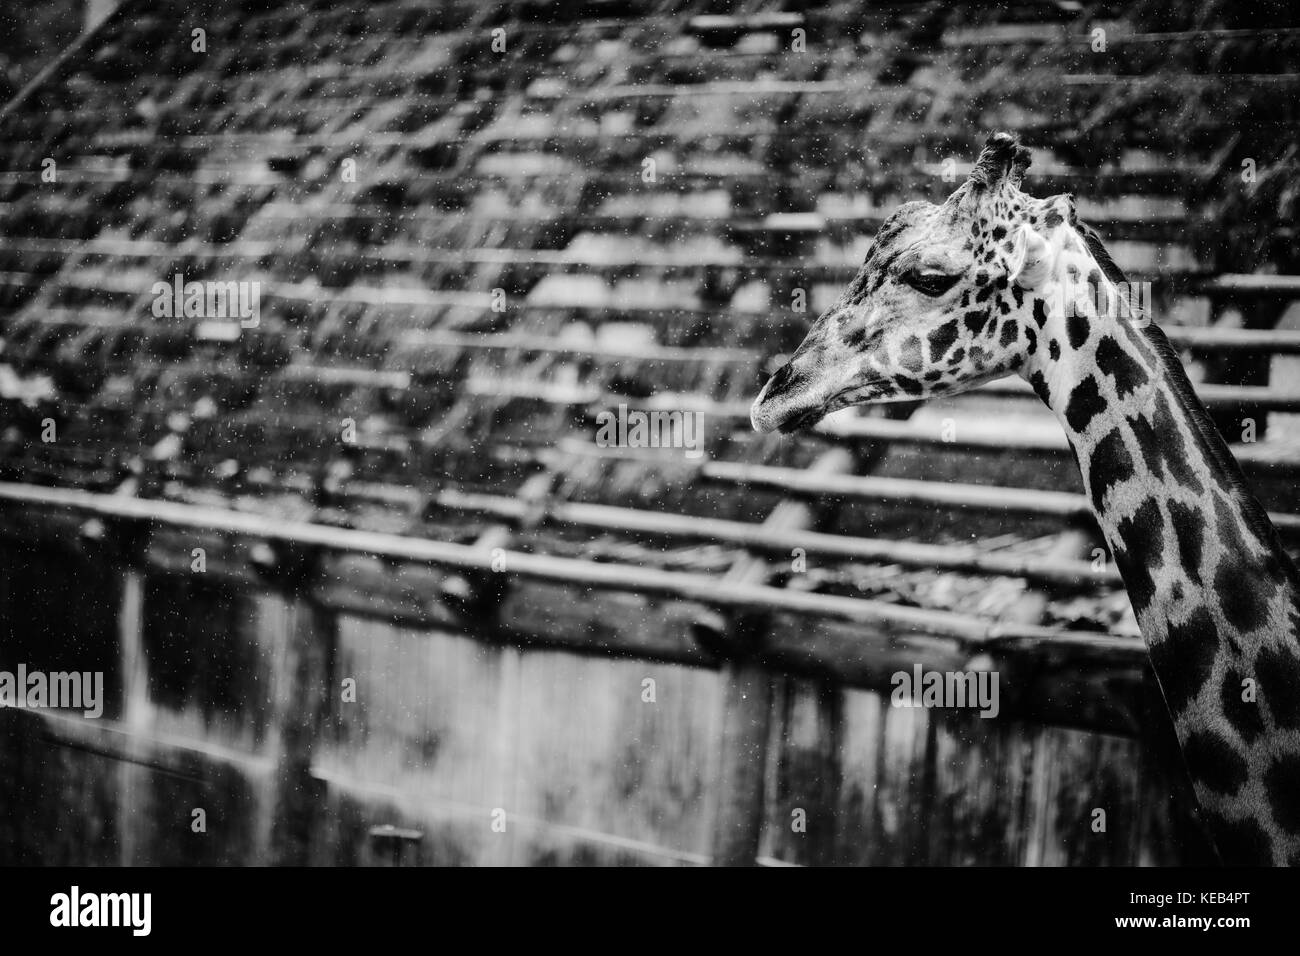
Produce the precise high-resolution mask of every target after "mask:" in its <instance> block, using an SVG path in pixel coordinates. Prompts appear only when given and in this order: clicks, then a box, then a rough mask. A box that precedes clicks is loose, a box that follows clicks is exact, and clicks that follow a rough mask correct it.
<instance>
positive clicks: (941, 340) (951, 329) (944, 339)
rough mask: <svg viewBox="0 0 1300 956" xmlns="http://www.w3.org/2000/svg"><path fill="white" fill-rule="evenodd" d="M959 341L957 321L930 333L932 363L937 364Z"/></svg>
mask: <svg viewBox="0 0 1300 956" xmlns="http://www.w3.org/2000/svg"><path fill="white" fill-rule="evenodd" d="M956 341H957V320H956V319H953V320H952V321H951V322H945V323H944V324H943V325H941V326H939V327H938V328H937V329H935V330H934V331H933V332H931V333H930V361H931V362H936V361H938V360H939V359H940V358H942V357H943V355H944V353H945V352H947V351H948V350H949V349H950V348H952V343H954V342H956Z"/></svg>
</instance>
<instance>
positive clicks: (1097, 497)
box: [1088, 428, 1159, 515]
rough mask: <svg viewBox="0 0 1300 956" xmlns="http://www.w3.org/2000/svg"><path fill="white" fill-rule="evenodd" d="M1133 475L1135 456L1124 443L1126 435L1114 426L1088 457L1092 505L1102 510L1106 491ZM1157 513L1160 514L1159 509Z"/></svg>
mask: <svg viewBox="0 0 1300 956" xmlns="http://www.w3.org/2000/svg"><path fill="white" fill-rule="evenodd" d="M1133 475H1134V470H1133V458H1132V456H1131V455H1129V452H1128V447H1127V446H1126V445H1125V444H1124V436H1123V435H1122V434H1120V430H1119V429H1118V428H1112V429H1111V430H1110V431H1109V432H1107V433H1106V435H1105V437H1104V438H1102V439H1101V440H1100V441H1098V442H1097V444H1096V445H1095V446H1094V447H1093V449H1092V454H1091V455H1090V456H1089V458H1088V487H1089V488H1090V489H1091V490H1092V506H1093V507H1094V508H1096V509H1097V510H1098V511H1101V510H1102V503H1103V502H1104V501H1105V498H1106V492H1108V491H1110V489H1111V488H1113V487H1114V486H1115V485H1117V484H1119V483H1120V482H1122V481H1127V480H1128V479H1130V478H1132V477H1133ZM1156 514H1157V515H1159V511H1157V512H1156Z"/></svg>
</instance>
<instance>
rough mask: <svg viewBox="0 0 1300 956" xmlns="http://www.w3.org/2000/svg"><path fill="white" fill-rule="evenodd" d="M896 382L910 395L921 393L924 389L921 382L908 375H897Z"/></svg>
mask: <svg viewBox="0 0 1300 956" xmlns="http://www.w3.org/2000/svg"><path fill="white" fill-rule="evenodd" d="M894 384H895V385H897V386H898V387H899V388H901V389H902V390H903V391H905V392H907V394H909V395H920V394H921V392H923V391H924V389H923V388H922V387H921V383H920V382H918V381H917V380H916V379H914V378H908V377H907V376H906V375H895V376H894Z"/></svg>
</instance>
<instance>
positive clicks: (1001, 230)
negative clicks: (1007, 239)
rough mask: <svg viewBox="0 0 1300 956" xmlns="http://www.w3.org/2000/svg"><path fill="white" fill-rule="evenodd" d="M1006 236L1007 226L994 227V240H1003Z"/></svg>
mask: <svg viewBox="0 0 1300 956" xmlns="http://www.w3.org/2000/svg"><path fill="white" fill-rule="evenodd" d="M1006 234H1007V230H1006V227H1005V226H994V227H993V238H994V239H1001V238H1003V237H1004V236H1005V235H1006Z"/></svg>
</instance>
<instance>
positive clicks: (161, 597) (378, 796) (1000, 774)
mask: <svg viewBox="0 0 1300 956" xmlns="http://www.w3.org/2000/svg"><path fill="white" fill-rule="evenodd" d="M1298 20H1300V18H1298V17H1297V16H1296V15H1295V13H1294V12H1293V8H1292V7H1291V6H1289V5H1286V4H1282V3H1277V4H1254V5H1249V8H1247V6H1246V5H1241V4H1230V3H1227V2H1176V0H1150V2H1142V0H1139V2H1126V3H1105V2H1072V0H1059V2H1005V3H996V4H948V3H928V2H917V3H902V2H899V3H865V2H853V3H847V2H824V3H818V4H805V3H798V2H779V0H774V2H757V0H755V2H735V3H723V2H710V0H657V2H656V0H641V2H637V0H583V2H574V3H541V2H508V3H491V2H479V3H467V2H451V0H444V2H428V3H417V2H410V0H387V2H373V3H365V4H344V3H335V2H326V0H319V2H298V3H288V2H286V3H270V2H257V0H245V2H238V0H229V2H219V0H209V2H199V3H195V2H171V0H167V2H150V3H145V2H135V0H127V2H125V3H122V4H119V5H117V8H116V9H115V10H114V5H113V4H111V3H89V4H87V3H77V2H62V3H59V2H31V3H28V4H27V5H25V6H24V7H23V8H22V9H17V8H9V9H6V10H5V11H4V12H2V13H0V94H2V95H3V99H4V100H5V102H6V103H7V105H5V106H4V107H3V108H2V109H0V155H2V156H3V162H0V171H2V172H0V346H2V349H0V609H2V611H0V622H2V623H0V629H2V630H0V669H7V670H13V669H14V668H15V667H16V666H17V665H18V664H19V663H24V664H25V665H26V666H27V667H28V668H29V669H37V668H40V669H43V670H46V671H60V670H78V671H102V672H103V673H104V674H105V675H106V687H107V695H108V701H107V709H106V712H105V714H104V716H103V717H102V718H101V719H98V720H88V719H84V718H82V717H81V716H79V715H78V714H76V713H71V712H64V711H54V710H47V711H31V710H21V711H20V710H10V709H5V710H0V863H31V864H36V863H90V864H106V865H107V864H157V863H185V864H248V863H268V862H285V863H311V864H344V865H350V864H366V865H369V864H393V863H397V864H432V865H446V864H510V865H553V864H572V863H580V864H581V863H598V864H663V863H669V864H673V863H678V864H681V863H684V864H699V863H708V862H715V863H753V862H759V863H764V864H769V865H778V864H825V863H854V864H859V863H869V864H900V865H901V864H908V865H913V864H966V863H986V864H1009V865H1041V864H1048V865H1066V864H1069V865H1098V864H1133V863H1141V864H1184V863H1199V862H1205V861H1208V860H1209V859H1211V857H1210V853H1211V851H1210V850H1209V845H1208V843H1207V841H1206V838H1205V836H1204V834H1203V833H1202V831H1201V828H1200V826H1199V824H1198V822H1197V820H1196V818H1195V815H1194V812H1193V806H1194V801H1193V799H1192V797H1191V795H1190V791H1189V788H1188V786H1187V784H1186V781H1185V779H1184V778H1183V775H1182V770H1181V764H1180V762H1179V758H1178V754H1177V751H1176V749H1175V748H1174V747H1173V743H1172V733H1171V731H1170V728H1169V726H1168V719H1167V717H1166V716H1165V712H1164V709H1163V707H1162V705H1161V702H1160V698H1159V692H1158V690H1157V689H1156V688H1155V685H1154V682H1153V680H1152V679H1151V676H1150V674H1149V673H1148V671H1147V668H1146V654H1145V650H1144V648H1143V645H1142V643H1141V640H1140V638H1139V637H1138V634H1137V629H1136V626H1135V624H1134V621H1133V616H1132V613H1131V610H1130V609H1129V606H1128V601H1127V598H1126V596H1125V594H1124V591H1123V588H1122V585H1121V584H1120V582H1119V578H1118V576H1117V575H1116V574H1115V572H1114V570H1113V568H1112V566H1111V564H1110V562H1109V561H1108V559H1107V557H1106V555H1105V552H1104V550H1102V545H1101V542H1100V540H1099V537H1098V536H1097V533H1096V531H1095V528H1094V527H1093V526H1092V524H1091V519H1090V518H1089V516H1088V512H1087V507H1086V504H1085V501H1084V498H1083V496H1082V494H1081V493H1080V492H1081V490H1082V489H1081V485H1080V481H1079V478H1078V475H1077V471H1076V468H1075V465H1074V463H1073V461H1072V459H1071V458H1070V455H1069V452H1068V449H1067V447H1066V445H1065V442H1064V437H1063V435H1062V434H1061V432H1060V428H1059V426H1058V425H1057V424H1056V422H1055V420H1054V419H1053V418H1052V417H1051V415H1050V413H1049V412H1048V411H1047V410H1046V409H1045V408H1043V407H1042V406H1041V405H1040V404H1039V403H1038V401H1037V399H1036V398H1034V396H1033V395H1032V393H1030V392H1029V391H1028V390H1027V389H1026V388H1023V387H1021V385H1022V383H1020V382H1019V381H1018V380H1017V381H1014V382H1011V381H1004V382H997V383H993V384H992V385H990V386H988V387H985V388H982V389H980V390H978V391H977V392H975V393H972V394H970V395H967V396H962V397H959V398H955V399H949V400H945V401H936V402H933V403H929V404H926V405H920V406H912V405H896V406H890V407H888V408H886V409H872V410H869V411H853V412H850V413H848V414H846V415H841V416H837V417H836V418H835V419H834V420H833V421H829V422H827V423H825V424H823V425H822V426H821V427H820V428H819V429H818V430H817V431H816V432H814V433H812V434H809V435H806V436H801V437H797V438H792V437H782V436H758V435H755V434H754V433H753V432H751V431H750V429H749V427H748V420H747V414H748V405H749V402H750V401H751V400H752V399H753V397H754V395H755V394H756V392H757V390H758V388H759V387H760V386H761V384H762V382H763V381H764V379H765V377H766V375H767V374H769V373H770V372H771V371H773V370H774V369H775V368H776V367H777V366H778V364H779V362H780V359H781V356H782V355H785V354H788V353H789V352H790V351H792V350H793V349H794V347H796V346H797V345H798V343H799V341H800V340H801V339H802V337H803V335H804V333H805V331H806V329H807V327H808V325H809V324H810V323H811V321H812V320H813V319H815V318H816V316H817V315H818V314H819V312H820V311H821V310H822V309H823V308H824V307H826V306H827V305H829V304H830V302H831V301H832V300H833V299H834V298H835V296H837V295H838V293H839V291H840V289H841V288H842V287H843V286H844V284H845V283H846V282H847V281H848V280H849V279H850V278H851V277H852V276H853V274H854V273H855V272H856V269H857V266H858V265H859V264H860V263H861V261H862V258H863V256H864V254H865V253H866V250H867V248H868V246H869V244H870V242H871V237H872V234H873V232H874V230H875V229H876V227H877V226H878V225H879V223H880V222H881V221H882V220H883V219H884V218H885V217H887V216H888V215H889V214H890V213H892V212H893V210H894V209H895V208H896V207H897V206H898V205H899V204H901V203H902V202H904V201H907V200H911V199H917V198H927V199H932V200H934V199H940V198H942V197H943V196H945V195H947V194H948V193H949V192H950V191H951V190H952V189H954V188H955V187H956V186H957V185H958V184H959V183H960V182H961V180H962V178H964V176H965V175H966V173H967V172H968V170H969V168H970V164H971V162H972V161H973V159H974V158H975V156H976V154H977V152H978V149H979V147H980V145H981V144H982V143H983V142H984V140H985V139H986V138H987V136H988V135H989V134H990V133H991V132H993V131H995V130H1001V129H1007V130H1012V131H1015V132H1016V133H1018V135H1019V136H1020V137H1021V139H1022V141H1023V142H1024V143H1025V144H1027V145H1028V146H1029V147H1030V148H1031V150H1032V151H1033V155H1034V162H1033V165H1032V167H1031V169H1030V171H1029V175H1028V177H1027V179H1026V183H1025V189H1026V191H1028V192H1030V193H1031V194H1033V195H1038V196H1042V195H1047V194H1050V193H1056V192H1072V193H1074V194H1075V196H1076V198H1077V202H1078V209H1079V212H1080V214H1081V216H1082V217H1083V218H1084V219H1085V220H1087V221H1088V222H1089V223H1090V224H1091V225H1093V226H1094V227H1096V228H1097V229H1098V230H1099V231H1100V233H1101V234H1102V236H1103V237H1104V238H1105V240H1106V243H1107V247H1108V248H1109V250H1110V252H1111V254H1112V255H1113V257H1114V258H1115V260H1116V261H1117V262H1118V263H1119V265H1120V266H1121V267H1122V268H1124V269H1125V270H1126V271H1127V272H1128V274H1129V276H1130V278H1131V279H1133V280H1135V281H1149V282H1150V283H1151V288H1152V292H1153V308H1154V315H1155V317H1156V320H1157V321H1158V322H1159V323H1160V324H1161V325H1162V326H1164V327H1165V329H1166V331H1167V332H1168V333H1169V336H1170V338H1171V340H1172V341H1173V342H1174V343H1175V345H1176V346H1178V347H1179V348H1180V350H1182V352H1183V355H1184V359H1185V361H1186V362H1187V363H1188V365H1189V367H1190V369H1191V372H1192V375H1193V378H1194V379H1195V380H1196V382H1197V388H1198V391H1199V392H1200V394H1201V396H1202V398H1203V399H1204V400H1205V401H1206V403H1207V404H1208V405H1209V407H1210V409H1211V411H1212V413H1213V414H1214V416H1215V418H1216V420H1217V421H1218V422H1219V424H1220V427H1221V428H1222V429H1223V430H1224V432H1225V435H1226V437H1227V438H1228V440H1229V442H1230V443H1232V445H1233V448H1234V451H1235V452H1236V453H1237V455H1238V457H1239V459H1240V460H1241V461H1242V463H1243V467H1244V468H1245V469H1246V471H1247V473H1248V476H1249V477H1250V478H1251V479H1252V481H1253V483H1254V484H1255V487H1256V488H1257V490H1258V491H1259V493H1260V495H1261V497H1262V498H1263V500H1264V502H1265V504H1266V505H1267V507H1268V508H1269V509H1270V510H1271V511H1273V512H1274V513H1275V514H1276V515H1277V524H1278V526H1279V530H1280V531H1281V532H1282V534H1283V536H1284V539H1285V540H1286V542H1287V543H1288V545H1289V546H1292V547H1294V545H1295V541H1296V537H1297V534H1298V533H1300V518H1298V517H1297V514H1296V513H1297V512H1298V511H1300V507H1298V506H1297V499H1296V493H1295V492H1296V477H1295V476H1296V469H1297V467H1298V466H1300V445H1297V439H1298V438H1300V432H1298V431H1297V425H1296V420H1295V413H1296V411H1297V410H1300V383H1298V381H1297V377H1296V368H1297V366H1296V356H1297V354H1300V325H1298V324H1297V319H1298V318H1300V308H1297V305H1296V302H1297V301H1298V300H1300V276H1298V275H1297V274H1298V273H1300V269H1298V268H1297V266H1300V262H1298V261H1297V245H1296V241H1295V240H1296V236H1295V223H1296V215H1295V214H1296V205H1297V185H1298V184H1300V175H1297V174H1298V172H1300V166H1298V163H1300V160H1298V159H1297V144H1296V130H1297V119H1298V118H1300V117H1297V115H1296V114H1297V103H1298V102H1300V97H1298V96H1297V93H1300V22H1297V21H1298ZM177 275H182V276H183V277H184V279H185V280H187V281H190V280H193V281H215V282H222V283H226V282H234V283H243V284H244V286H243V288H248V289H252V288H253V284H256V290H257V295H258V296H259V302H260V309H259V315H258V319H257V322H256V324H255V325H254V326H249V325H247V324H241V323H240V321H239V318H238V317H237V316H231V315H229V314H226V315H206V314H205V315H190V316H184V315H171V314H168V315H159V314H158V310H157V308H156V299H157V295H156V293H155V292H154V285H155V283H159V282H163V283H170V282H172V281H173V277H174V276H177ZM620 405H624V406H627V407H628V408H629V409H633V410H647V411H650V410H661V411H678V412H687V413H697V414H699V415H700V416H701V417H700V419H699V420H700V421H701V422H702V423H703V435H704V455H703V456H702V457H701V458H699V459H692V458H690V457H687V456H686V455H685V454H683V451H682V449H680V448H640V449H638V448H626V447H606V446H604V445H602V444H600V443H599V442H598V441H597V440H596V433H597V424H596V422H597V417H598V416H599V415H600V414H601V413H602V412H606V411H610V410H616V409H617V408H618V407H619V406H620ZM916 664H921V665H923V666H924V667H926V668H931V669H942V670H954V669H962V668H973V669H994V670H996V671H997V672H998V673H999V675H1000V676H1001V694H1002V700H1001V712H1000V714H999V716H998V718H997V719H992V720H984V719H980V718H978V717H977V716H975V715H973V714H971V713H969V712H961V711H943V710H914V709H908V708H894V707H891V706H890V677H891V675H892V674H894V673H896V672H898V671H900V670H902V671H908V672H910V671H911V670H912V668H913V666H914V665H916ZM1099 807H1100V808H1104V809H1106V811H1107V821H1108V822H1107V826H1106V829H1105V830H1104V831H1101V832H1098V831H1097V830H1096V829H1095V827H1093V826H1092V823H1093V822H1094V820H1095V817H1094V815H1093V811H1094V810H1095V809H1096V808H1099ZM196 810H202V811H203V814H202V818H203V820H204V826H203V828H202V829H196V820H197V819H198V817H197V816H196V815H195V811H196Z"/></svg>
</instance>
